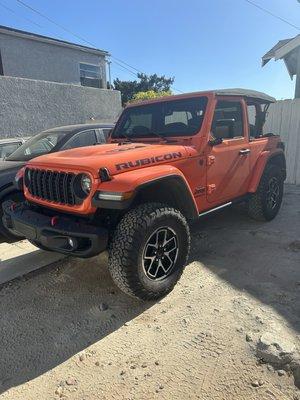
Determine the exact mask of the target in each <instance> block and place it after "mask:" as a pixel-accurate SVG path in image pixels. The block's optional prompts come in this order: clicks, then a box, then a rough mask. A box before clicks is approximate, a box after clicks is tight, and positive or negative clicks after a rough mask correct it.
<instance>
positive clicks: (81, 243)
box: [3, 89, 286, 300]
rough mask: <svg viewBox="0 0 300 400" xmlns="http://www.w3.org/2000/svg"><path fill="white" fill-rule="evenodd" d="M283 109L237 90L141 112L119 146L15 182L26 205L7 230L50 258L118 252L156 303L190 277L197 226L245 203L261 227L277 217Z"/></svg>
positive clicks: (123, 273) (80, 153)
mask: <svg viewBox="0 0 300 400" xmlns="http://www.w3.org/2000/svg"><path fill="white" fill-rule="evenodd" d="M274 101H275V99H273V98H272V97H269V96H267V95H265V94H263V93H259V92H256V91H251V90H242V89H231V90H214V91H207V92H199V93H192V94H184V95H179V96H170V97H164V98H160V99H156V100H151V101H146V102H142V103H139V104H131V105H129V106H128V107H126V108H125V109H124V111H123V113H122V114H121V116H120V118H119V120H118V122H117V124H116V127H115V128H114V129H113V131H112V133H111V135H110V138H109V143H108V144H106V145H102V146H91V147H85V148H81V149H80V148H79V149H74V150H66V151H62V152H59V153H54V154H49V155H44V156H41V157H38V158H35V159H34V160H32V161H30V162H29V163H28V164H27V166H26V167H24V168H23V170H22V172H20V173H19V174H18V175H17V177H16V181H17V183H18V185H19V187H20V188H23V189H24V194H25V198H26V201H25V202H24V203H13V202H11V201H9V202H7V203H6V204H5V205H4V217H3V218H4V224H5V226H6V227H7V228H8V229H9V230H11V231H12V233H14V234H20V235H22V236H26V237H27V238H28V239H29V240H30V241H31V242H32V243H34V244H35V245H36V246H38V247H40V248H42V249H47V250H53V251H57V252H61V253H64V254H70V255H74V256H78V257H92V256H95V255H97V254H99V253H100V252H102V251H104V250H106V249H108V252H109V258H108V266H109V270H110V272H111V275H112V277H113V279H114V281H115V283H116V284H117V285H118V286H119V287H120V289H122V290H123V291H124V292H126V293H128V294H130V295H133V296H136V297H138V298H141V299H144V300H150V299H157V298H159V297H161V296H163V295H165V294H166V293H168V292H170V291H171V290H172V289H173V287H174V285H175V284H176V282H177V281H178V279H179V278H180V276H181V274H182V271H183V269H184V266H185V264H186V262H187V259H188V255H189V248H190V231H189V222H190V221H192V220H195V219H197V218H199V217H201V216H203V215H205V214H208V213H211V212H213V211H216V210H220V209H222V208H224V207H227V206H230V205H232V204H234V203H237V202H246V203H247V208H248V211H249V215H250V216H251V217H253V218H255V219H257V220H265V221H268V220H271V219H272V218H274V217H275V216H276V214H277V213H278V210H279V208H280V205H281V201H282V195H283V182H284V180H285V177H286V163H285V156H284V144H283V143H282V142H281V140H280V138H279V136H277V135H274V134H272V133H267V134H264V133H263V125H264V122H265V117H266V113H267V110H268V107H269V105H270V103H272V102H274Z"/></svg>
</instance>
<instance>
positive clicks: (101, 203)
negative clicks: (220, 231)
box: [93, 165, 198, 218]
mask: <svg viewBox="0 0 300 400" xmlns="http://www.w3.org/2000/svg"><path fill="white" fill-rule="evenodd" d="M158 182H159V183H161V184H162V185H163V184H164V183H167V182H168V183H169V184H170V183H171V182H172V186H173V185H174V188H175V186H176V187H178V188H180V198H181V201H183V202H186V207H187V209H188V210H189V212H188V214H189V217H191V218H195V217H196V216H198V211H197V205H196V202H195V199H194V196H193V193H192V191H191V189H190V187H189V185H188V182H187V181H186V179H185V176H184V175H183V173H182V172H181V171H180V170H179V169H178V168H176V167H174V166H172V165H157V166H152V167H148V168H143V169H139V170H134V171H129V172H124V173H122V174H119V175H115V176H113V177H112V180H111V181H108V182H103V183H101V184H100V185H99V190H98V191H96V193H95V195H94V197H93V206H94V207H100V208H110V209H126V208H129V207H130V205H131V204H132V203H133V202H134V200H135V199H136V197H137V196H138V195H139V193H140V192H141V191H142V190H143V189H145V188H147V187H149V186H151V185H155V184H157V183H158ZM178 185H180V186H178ZM99 191H100V192H111V193H130V192H132V196H131V197H130V198H129V199H126V200H122V201H111V200H99V199H97V193H99Z"/></svg>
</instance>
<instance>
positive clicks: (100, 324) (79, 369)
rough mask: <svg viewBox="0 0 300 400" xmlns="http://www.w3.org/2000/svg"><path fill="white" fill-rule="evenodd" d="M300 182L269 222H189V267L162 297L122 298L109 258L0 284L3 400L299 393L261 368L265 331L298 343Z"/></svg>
mask: <svg viewBox="0 0 300 400" xmlns="http://www.w3.org/2000/svg"><path fill="white" fill-rule="evenodd" d="M299 241H300V187H296V186H286V193H285V197H284V204H283V208H282V210H281V212H280V214H279V215H278V217H277V218H276V219H275V220H274V221H272V222H270V223H258V222H254V221H251V220H249V219H248V218H247V217H246V216H244V215H243V214H242V213H241V212H240V210H238V209H231V210H227V211H223V212H222V213H219V214H218V215H214V216H211V217H209V218H208V217H207V218H206V219H202V220H201V221H199V222H198V223H197V224H196V225H195V226H194V227H193V242H192V253H191V259H190V263H189V265H188V266H187V268H186V270H185V272H184V274H183V277H182V279H181V281H180V282H179V284H178V285H177V286H176V288H175V290H174V291H173V292H172V293H171V294H170V295H168V296H167V297H166V298H164V299H163V300H161V301H159V302H157V303H146V304H145V303H141V302H139V301H136V300H134V299H131V298H129V297H127V296H126V295H123V294H122V293H121V292H120V291H119V290H118V289H117V288H116V287H115V286H114V284H113V282H112V281H111V279H110V277H109V274H108V271H107V267H106V258H105V257H106V256H105V255H103V256H101V257H96V258H94V259H91V260H76V259H65V260H63V261H59V262H58V263H56V264H54V265H52V266H49V267H46V268H43V269H40V270H39V271H35V272H32V273H30V274H28V275H26V276H25V277H23V278H18V279H16V280H14V281H13V282H11V283H9V284H4V285H2V286H0V338H1V361H0V389H1V395H0V398H1V399H2V398H3V399H12V400H18V399H22V400H27V399H28V400H33V399H53V400H55V399H59V398H65V399H74V400H94V399H107V400H108V399H109V400H111V399H137V400H140V399H147V400H148V399H172V400H173V399H178V400H179V399H180V400H182V399H203V400H204V399H205V400H221V399H223V400H231V399H241V400H246V399H247V400H252V399H261V400H273V399H276V400H277V399H278V400H285V399H293V400H295V399H300V390H299V389H298V388H297V387H296V386H295V383H294V378H293V375H292V373H291V372H289V371H287V372H286V371H284V370H279V371H278V370H276V369H274V368H273V367H272V366H271V365H270V364H266V363H262V361H261V360H260V359H259V358H258V357H257V356H256V354H255V343H256V341H257V340H259V337H260V336H261V335H264V334H266V333H271V334H276V333H277V334H278V335H279V337H280V338H281V339H284V340H287V341H289V343H292V342H293V343H294V344H295V346H299V342H300V243H299Z"/></svg>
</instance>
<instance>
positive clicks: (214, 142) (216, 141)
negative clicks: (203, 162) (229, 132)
mask: <svg viewBox="0 0 300 400" xmlns="http://www.w3.org/2000/svg"><path fill="white" fill-rule="evenodd" d="M221 143H223V139H222V138H214V139H211V140H210V141H209V142H208V144H209V145H210V146H217V145H218V144H221Z"/></svg>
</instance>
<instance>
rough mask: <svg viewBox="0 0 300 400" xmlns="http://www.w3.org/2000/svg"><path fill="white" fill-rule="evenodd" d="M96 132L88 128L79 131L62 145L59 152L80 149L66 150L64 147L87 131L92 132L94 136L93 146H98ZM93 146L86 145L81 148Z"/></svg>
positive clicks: (94, 129)
mask: <svg viewBox="0 0 300 400" xmlns="http://www.w3.org/2000/svg"><path fill="white" fill-rule="evenodd" d="M96 130H97V129H96V128H89V129H85V130H83V131H79V132H77V133H75V135H73V136H71V137H70V138H69V139H68V140H67V141H66V142H65V143H64V145H63V146H62V147H61V149H60V151H61V150H72V149H79V148H80V147H70V148H68V149H66V148H65V147H66V146H67V145H68V143H69V142H70V141H72V140H75V139H76V138H77V136H79V135H81V134H83V133H84V132H89V131H94V135H95V144H94V145H96V144H98V143H99V142H98V136H97V133H96ZM94 145H92V144H88V145H85V146H81V147H88V146H94Z"/></svg>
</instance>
